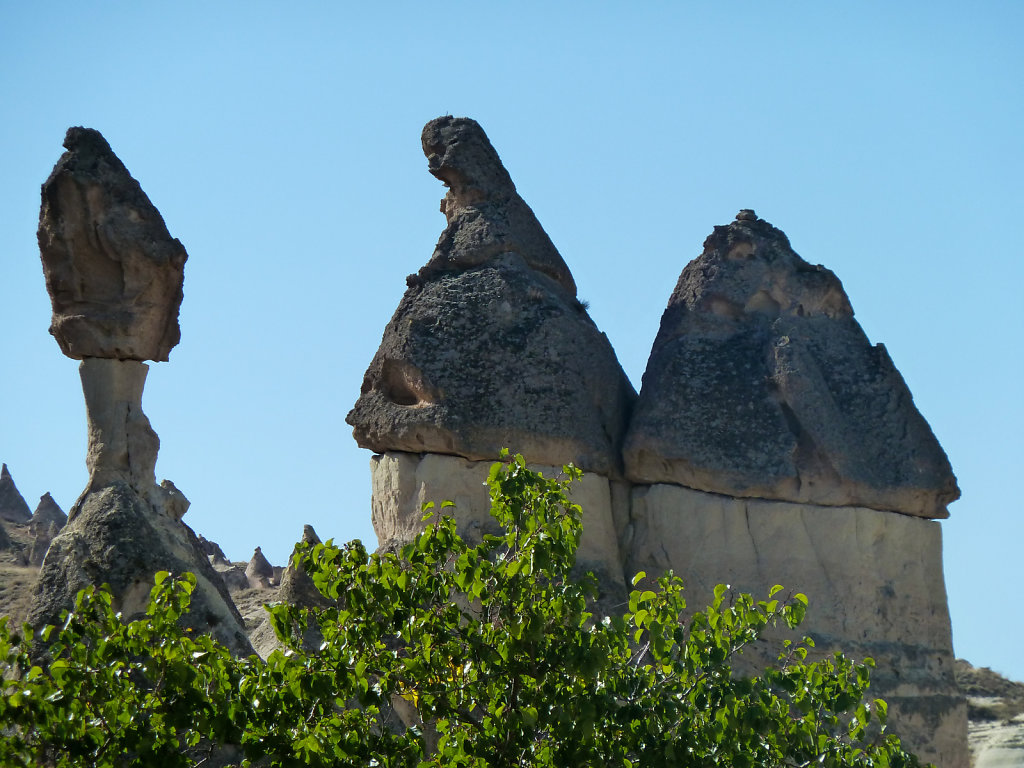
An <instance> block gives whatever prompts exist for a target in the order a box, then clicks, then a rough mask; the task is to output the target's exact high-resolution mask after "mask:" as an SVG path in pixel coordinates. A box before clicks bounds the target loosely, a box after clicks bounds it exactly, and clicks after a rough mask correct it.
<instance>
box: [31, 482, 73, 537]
mask: <svg viewBox="0 0 1024 768" xmlns="http://www.w3.org/2000/svg"><path fill="white" fill-rule="evenodd" d="M67 521H68V516H67V515H66V514H64V510H63V509H61V508H60V505H59V504H58V503H57V502H56V501H54V500H53V497H52V496H51V495H50V494H49V492H47V493H44V494H43V495H42V496H41V497H40V499H39V504H37V505H36V511H35V512H33V513H32V519H31V520H30V521H29V529H30V530H31V532H32V535H33V536H39V535H42V534H46V532H47V531H49V530H50V526H51V525H55V526H56V531H60V529H61V528H63V527H64V524H65V523H67ZM50 538H51V539H52V538H53V536H50Z"/></svg>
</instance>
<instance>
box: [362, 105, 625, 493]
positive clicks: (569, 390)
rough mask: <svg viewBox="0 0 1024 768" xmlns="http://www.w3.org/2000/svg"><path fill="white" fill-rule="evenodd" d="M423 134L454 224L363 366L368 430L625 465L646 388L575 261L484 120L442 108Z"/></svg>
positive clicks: (391, 439) (423, 447)
mask: <svg viewBox="0 0 1024 768" xmlns="http://www.w3.org/2000/svg"><path fill="white" fill-rule="evenodd" d="M422 144H423V151H424V154H426V156H427V158H428V164H429V169H430V172H431V173H432V174H433V175H434V176H436V177H437V178H439V179H441V180H442V181H443V182H444V183H445V184H446V185H447V186H448V193H447V194H446V196H445V198H444V200H443V201H442V210H443V212H444V214H445V216H446V219H447V227H446V228H445V230H444V232H443V233H442V234H441V237H440V240H439V241H438V243H437V246H436V248H435V249H434V253H433V255H432V256H431V257H430V260H429V261H428V262H427V264H426V266H425V267H423V269H421V270H420V271H419V273H418V274H417V275H414V276H411V277H410V278H409V281H408V282H409V287H408V290H407V291H406V293H405V296H403V298H402V300H401V302H400V303H399V305H398V309H397V310H396V311H395V314H394V316H393V317H392V318H391V322H390V323H388V325H387V328H386V329H385V331H384V337H383V340H382V341H381V345H380V348H379V349H378V351H377V354H376V355H375V357H374V358H373V361H372V362H371V363H370V367H369V369H368V370H367V371H366V375H365V376H364V378H363V385H362V391H361V394H360V397H359V400H358V401H357V402H356V405H355V407H354V408H353V409H352V411H351V412H350V413H349V414H348V418H347V421H348V423H349V424H350V425H352V427H353V428H354V429H353V433H354V436H355V439H356V442H358V443H359V445H360V446H362V447H364V448H369V449H370V450H373V451H375V452H378V453H383V452H386V451H405V452H409V453H439V454H449V455H453V456H462V457H464V458H467V459H471V460H492V459H494V458H496V457H497V456H498V454H499V452H500V451H501V449H502V448H509V449H510V450H513V451H518V452H520V453H523V454H524V455H525V456H527V457H528V458H529V459H530V460H531V461H535V462H538V463H541V464H553V465H561V464H564V463H568V462H570V461H571V462H574V463H575V464H576V465H577V466H579V467H580V468H582V469H584V470H587V471H592V472H598V473H601V474H603V475H617V474H618V473H619V469H618V468H619V465H620V461H619V448H620V442H621V439H622V436H623V435H624V433H625V427H626V422H627V419H628V416H629V408H630V406H631V405H632V402H633V400H634V398H635V393H634V391H633V388H632V386H631V385H630V383H629V381H628V380H627V378H626V376H625V374H624V373H623V372H622V369H621V367H620V366H619V363H618V360H617V359H616V357H615V352H614V351H613V350H612V347H611V345H610V344H609V343H608V340H607V338H606V337H605V336H604V334H602V333H601V332H600V331H599V330H598V329H597V327H596V326H595V325H594V322H593V321H592V320H591V319H590V316H589V315H588V314H587V311H586V308H585V307H584V306H583V305H582V304H581V303H580V302H579V301H577V300H576V287H575V283H574V282H573V279H572V275H571V274H570V273H569V269H568V267H567V266H566V265H565V262H564V261H563V260H562V258H561V256H559V254H558V251H557V250H556V249H555V247H554V245H553V244H552V243H551V240H550V238H549V237H548V236H547V234H546V233H545V232H544V229H543V228H542V227H541V225H540V223H539V222H538V221H537V218H536V217H535V216H534V214H533V212H532V211H531V210H530V208H529V206H528V205H527V204H526V203H525V202H524V201H523V199H522V198H521V197H520V196H519V194H518V193H517V192H516V189H515V185H514V184H513V183H512V180H511V178H510V177H509V174H508V172H507V171H506V170H505V168H504V166H503V165H502V164H501V160H500V159H499V158H498V154H497V152H495V150H494V148H493V147H492V146H491V143H490V141H488V139H487V136H486V135H485V134H484V132H483V129H481V128H480V126H479V125H478V124H477V123H476V122H474V121H473V120H470V119H468V118H453V117H443V118H438V119H436V120H432V121H431V122H429V123H427V125H426V127H425V128H424V129H423V136H422Z"/></svg>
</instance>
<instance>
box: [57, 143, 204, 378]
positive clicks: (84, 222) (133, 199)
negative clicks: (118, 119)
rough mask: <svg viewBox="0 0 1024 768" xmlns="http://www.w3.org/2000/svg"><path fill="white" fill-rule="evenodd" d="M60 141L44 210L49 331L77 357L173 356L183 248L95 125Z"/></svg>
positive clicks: (179, 302) (184, 254) (143, 358)
mask: <svg viewBox="0 0 1024 768" xmlns="http://www.w3.org/2000/svg"><path fill="white" fill-rule="evenodd" d="M64 146H65V147H66V148H67V150H68V151H67V152H65V153H64V154H63V155H62V156H61V158H60V160H58V161H57V165H56V166H55V167H54V169H53V172H52V173H51V174H50V177H49V178H48V179H47V180H46V182H45V183H44V184H43V193H42V196H43V204H42V209H41V211H40V216H39V250H40V254H41V256H42V260H43V272H44V274H45V276H46V287H47V290H48V291H49V292H50V299H51V301H52V304H53V321H52V324H51V326H50V333H52V334H53V335H54V337H55V338H56V339H57V343H58V344H59V345H60V348H61V350H62V351H63V352H64V354H65V355H67V356H68V357H71V358H74V359H77V360H80V359H82V358H85V357H107V358H116V359H121V360H167V356H168V354H170V351H171V348H172V347H174V345H175V344H177V343H178V339H179V338H180V330H179V328H178V309H179V307H180V306H181V299H182V275H183V270H184V266H185V260H186V259H187V258H188V256H187V254H186V253H185V248H184V247H183V246H182V245H181V243H180V242H178V241H177V240H176V239H174V238H172V237H171V236H170V234H169V233H168V231H167V226H166V225H165V224H164V220H163V218H162V217H161V216H160V212H159V211H157V209H156V208H155V207H154V206H153V204H152V203H151V202H150V201H149V198H148V197H147V196H146V194H145V192H143V191H142V188H141V187H140V186H139V183H138V182H137V181H136V180H135V179H133V178H132V176H131V174H130V173H129V172H128V169H127V168H125V166H124V164H123V163H122V162H121V161H120V160H119V159H118V158H117V156H116V155H115V154H114V153H113V152H112V151H111V149H110V145H109V144H107V142H106V140H105V139H104V138H103V136H102V135H100V133H99V132H98V131H95V130H92V129H88V128H69V129H68V133H67V136H66V137H65V139H64Z"/></svg>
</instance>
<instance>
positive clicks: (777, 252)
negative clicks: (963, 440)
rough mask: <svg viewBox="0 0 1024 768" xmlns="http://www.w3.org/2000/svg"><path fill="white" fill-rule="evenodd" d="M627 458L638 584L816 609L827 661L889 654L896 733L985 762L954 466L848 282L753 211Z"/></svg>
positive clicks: (635, 429)
mask: <svg viewBox="0 0 1024 768" xmlns="http://www.w3.org/2000/svg"><path fill="white" fill-rule="evenodd" d="M643 381H644V383H643V388H642V390H641V392H640V398H639V401H638V403H637V406H636V409H635V411H634V414H633V419H632V422H631V424H630V427H629V432H628V434H627V437H626V441H625V449H624V460H625V471H626V475H627V477H628V478H629V480H630V481H631V482H632V483H633V488H632V491H631V509H630V514H631V522H632V528H631V530H632V531H633V532H634V537H633V539H632V542H631V545H630V550H629V552H628V553H627V571H628V572H630V573H635V572H637V571H640V570H643V571H646V572H647V573H661V572H663V571H664V570H667V569H669V568H671V569H673V570H674V571H675V573H676V574H678V575H679V576H681V577H682V579H683V581H684V582H685V583H686V585H687V587H688V590H689V592H690V595H691V597H690V598H689V599H688V602H690V604H691V605H702V604H705V603H704V602H703V601H704V600H706V599H709V598H710V596H711V591H712V588H713V587H714V585H715V584H718V583H728V584H731V585H733V586H734V587H736V588H738V589H741V590H743V591H747V592H753V593H754V594H755V595H764V594H767V591H768V589H770V588H771V586H772V585H774V584H783V585H785V586H786V587H789V588H792V589H797V590H800V591H802V592H805V593H807V595H808V596H809V597H810V601H811V602H810V607H809V610H808V613H807V620H806V621H805V623H804V624H803V625H802V626H801V627H800V631H801V632H802V633H808V634H810V635H811V636H812V637H814V638H815V640H816V642H817V649H818V651H820V652H822V653H830V652H831V651H833V650H841V651H843V652H844V653H846V654H847V655H850V656H853V657H857V658H863V657H865V656H871V657H872V658H874V659H875V661H876V663H877V667H876V669H875V672H874V673H873V675H872V693H873V695H876V696H879V697H880V698H883V699H885V700H887V701H888V702H889V704H890V712H891V713H892V727H893V729H894V730H895V732H896V733H898V734H900V735H901V736H902V737H903V738H904V743H906V744H908V745H909V746H910V747H911V748H912V749H913V750H914V751H915V752H917V753H918V754H919V755H921V756H922V757H924V758H926V759H927V760H930V761H933V762H935V763H936V764H937V765H938V766H940V768H959V766H965V765H966V764H967V752H966V709H965V706H964V702H963V700H962V698H961V697H960V695H959V692H958V690H957V687H956V682H955V680H954V679H953V649H952V638H951V631H950V622H949V611H948V607H947V603H946V589H945V583H944V579H943V573H942V537H941V530H940V528H939V524H938V523H937V522H935V521H934V520H932V519H929V518H942V517H946V516H947V514H948V513H947V511H946V506H947V505H948V504H949V503H950V502H951V501H953V500H954V499H956V498H957V497H958V496H959V490H958V489H957V485H956V479H955V478H954V477H953V473H952V470H951V468H950V465H949V461H948V460H947V459H946V454H945V453H944V452H943V450H942V448H941V446H940V445H939V443H938V441H937V440H936V439H935V436H934V435H933V434H932V431H931V429H930V428H929V426H928V424H927V422H926V421H925V420H924V418H923V417H922V416H921V414H920V413H919V412H918V411H917V409H916V408H915V407H914V402H913V398H912V397H911V395H910V392H909V391H908V389H907V386H906V384H905V383H904V381H903V378H902V377H901V376H900V374H899V372H898V371H897V370H896V367H895V366H894V365H893V363H892V361H891V360H890V358H889V355H888V354H887V353H886V351H885V348H884V347H882V346H881V345H876V346H872V345H871V343H870V342H869V341H868V338H867V336H865V334H864V332H863V331H862V330H861V328H860V326H859V325H858V323H857V321H856V320H854V317H853V309H852V308H851V306H850V302H849V300H848V298H847V296H846V293H845V292H844V291H843V287H842V285H841V284H840V282H839V279H838V278H837V277H836V276H835V275H834V274H833V273H832V272H830V271H829V270H827V269H825V268H824V267H822V266H815V265H812V264H809V263H807V262H806V261H804V260H803V259H802V258H800V257H799V256H798V255H797V254H796V253H795V252H794V251H793V249H792V248H791V247H790V244H789V241H788V239H787V238H786V236H785V235H784V234H783V233H782V232H781V231H779V230H778V229H776V228H775V227H773V226H772V225H771V224H769V223H768V222H766V221H763V220H761V219H759V218H757V216H756V215H755V214H754V212H753V211H750V210H744V211H741V212H740V215H739V216H737V218H736V220H735V221H734V222H732V223H731V224H729V225H728V226H721V227H716V228H715V230H714V232H713V233H712V234H711V235H710V236H709V237H708V238H707V240H706V241H705V243H704V252H703V253H702V254H701V255H700V257H698V258H697V259H694V260H693V261H691V262H690V263H689V264H688V265H687V266H686V268H685V269H684V270H683V272H682V275H681V276H680V278H679V282H678V284H677V285H676V287H675V290H674V292H673V293H672V296H671V298H670V299H669V302H668V308H667V309H666V310H665V313H664V315H663V317H662V321H661V329H660V331H659V332H658V336H657V338H656V340H655V342H654V346H653V349H652V350H651V356H650V360H649V361H648V364H647V372H646V373H645V374H644V380H643Z"/></svg>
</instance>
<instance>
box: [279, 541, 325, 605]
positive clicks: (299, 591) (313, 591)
mask: <svg viewBox="0 0 1024 768" xmlns="http://www.w3.org/2000/svg"><path fill="white" fill-rule="evenodd" d="M322 543H323V542H321V541H320V537H319V536H317V535H316V531H315V530H313V526H312V525H308V524H307V525H304V526H302V539H301V540H300V542H299V543H298V544H296V545H295V549H293V550H292V556H291V557H290V558H288V565H287V566H286V567H285V569H284V572H283V573H282V574H281V592H280V599H281V600H283V601H284V602H286V603H292V604H294V605H304V606H322V605H326V604H327V603H328V600H327V598H325V597H324V596H323V595H322V594H321V593H320V590H318V589H317V588H316V585H314V584H313V579H311V578H310V577H309V574H308V573H306V569H305V568H303V567H302V566H301V565H296V564H295V554H296V552H297V551H298V548H299V544H305V545H307V546H315V545H317V544H322Z"/></svg>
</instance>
